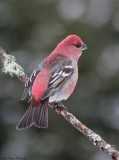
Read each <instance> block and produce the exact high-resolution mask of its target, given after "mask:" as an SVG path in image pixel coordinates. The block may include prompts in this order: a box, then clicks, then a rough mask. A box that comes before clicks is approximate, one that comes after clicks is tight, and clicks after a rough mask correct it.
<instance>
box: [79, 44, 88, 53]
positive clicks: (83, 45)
mask: <svg viewBox="0 0 119 160" xmlns="http://www.w3.org/2000/svg"><path fill="white" fill-rule="evenodd" d="M80 49H81V50H82V51H83V50H85V49H87V46H86V44H85V43H83V44H82V45H81V47H80Z"/></svg>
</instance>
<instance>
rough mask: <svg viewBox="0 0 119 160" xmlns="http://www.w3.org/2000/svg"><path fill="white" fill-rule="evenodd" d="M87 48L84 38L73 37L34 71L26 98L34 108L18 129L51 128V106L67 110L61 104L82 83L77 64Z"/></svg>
mask: <svg viewBox="0 0 119 160" xmlns="http://www.w3.org/2000/svg"><path fill="white" fill-rule="evenodd" d="M86 48H87V47H86V45H85V44H84V43H83V41H82V40H81V38H80V37H78V36H76V35H70V36H68V37H66V38H65V39H64V40H63V41H61V42H60V43H59V44H58V45H57V47H56V48H55V50H54V51H53V52H52V53H51V54H50V55H49V56H48V57H47V58H46V59H45V60H44V61H43V62H42V63H41V64H40V65H39V66H38V67H37V68H36V69H35V70H34V71H33V73H32V75H31V76H30V78H29V81H28V82H27V83H26V84H25V91H24V94H23V96H22V99H24V98H25V97H26V96H27V94H28V95H29V101H30V106H29V108H28V109H27V111H26V112H25V114H24V116H23V117H22V119H21V120H20V122H19V124H18V125H17V129H24V128H28V127H30V126H32V125H35V126H36V127H39V128H46V127H47V126H48V106H49V105H52V106H56V105H60V106H63V104H61V101H62V100H66V99H67V98H68V97H69V96H70V95H71V94H72V92H73V91H74V88H75V86H76V83H77V80H78V65H77V62H78V59H79V57H80V56H81V53H82V50H84V49H86Z"/></svg>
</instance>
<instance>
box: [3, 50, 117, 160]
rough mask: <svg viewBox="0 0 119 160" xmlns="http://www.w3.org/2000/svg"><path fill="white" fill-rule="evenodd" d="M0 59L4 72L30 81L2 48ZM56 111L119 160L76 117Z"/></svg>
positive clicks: (96, 135)
mask: <svg viewBox="0 0 119 160" xmlns="http://www.w3.org/2000/svg"><path fill="white" fill-rule="evenodd" d="M0 59H1V60H2V62H3V69H2V71H3V72H5V73H9V74H10V75H11V76H12V77H13V75H16V76H17V77H18V78H19V79H20V80H21V81H22V82H23V83H26V82H27V81H28V79H29V78H28V76H27V75H26V74H25V73H24V69H23V68H22V67H21V66H20V65H19V64H17V63H16V60H15V57H14V56H11V55H8V54H7V53H6V52H5V50H3V49H2V48H0ZM55 111H56V112H58V113H59V114H60V115H61V116H62V117H64V119H66V120H67V121H68V122H69V123H70V124H71V125H72V126H73V127H75V128H76V129H77V130H79V131H80V132H81V133H83V134H84V135H85V136H86V137H88V139H89V140H90V141H91V142H92V143H93V144H94V145H97V146H98V147H99V148H100V150H103V151H105V152H107V153H108V154H109V155H110V156H111V157H112V160H119V151H117V150H116V149H115V148H114V147H113V146H111V145H110V144H108V143H106V142H105V141H104V140H103V139H102V138H101V137H100V136H99V135H98V134H96V133H95V132H93V131H92V130H90V129H89V128H88V127H86V126H85V125H84V124H83V123H81V122H80V121H79V120H78V119H77V118H76V117H74V116H73V115H72V114H71V113H69V112H68V110H65V109H63V110H55Z"/></svg>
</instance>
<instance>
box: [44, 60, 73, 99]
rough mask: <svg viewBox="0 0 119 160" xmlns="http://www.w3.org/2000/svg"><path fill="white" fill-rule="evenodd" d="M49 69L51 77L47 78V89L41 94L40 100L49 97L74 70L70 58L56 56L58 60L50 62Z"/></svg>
mask: <svg viewBox="0 0 119 160" xmlns="http://www.w3.org/2000/svg"><path fill="white" fill-rule="evenodd" d="M55 62H56V63H55ZM51 71H52V72H51V78H50V80H49V84H48V86H47V89H46V91H45V93H44V95H43V96H42V100H44V99H46V98H48V97H50V96H51V95H53V94H54V93H55V92H56V91H57V90H59V89H60V88H61V87H63V85H64V83H65V82H66V80H67V79H68V78H69V77H70V76H71V75H72V73H73V72H74V69H73V66H72V62H71V60H70V59H68V58H64V57H58V60H56V59H55V60H54V62H52V66H51Z"/></svg>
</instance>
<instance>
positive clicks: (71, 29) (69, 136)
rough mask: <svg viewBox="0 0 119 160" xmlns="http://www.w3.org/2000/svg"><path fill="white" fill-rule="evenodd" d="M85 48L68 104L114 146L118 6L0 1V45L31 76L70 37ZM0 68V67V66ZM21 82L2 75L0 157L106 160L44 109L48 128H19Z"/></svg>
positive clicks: (118, 106) (118, 140)
mask: <svg viewBox="0 0 119 160" xmlns="http://www.w3.org/2000/svg"><path fill="white" fill-rule="evenodd" d="M69 34H77V35H79V36H80V37H81V38H82V39H83V41H84V42H85V43H86V44H87V46H88V50H86V51H84V54H83V55H82V57H81V58H80V60H79V81H78V84H77V87H76V89H75V92H74V93H73V95H72V96H71V97H70V98H69V99H68V101H66V102H64V104H65V105H66V107H67V108H68V109H69V111H70V112H71V113H73V114H74V115H75V116H76V117H77V118H78V119H80V120H81V121H82V122H83V123H84V124H86V125H87V126H88V127H89V128H90V129H92V130H94V131H95V132H96V133H98V134H100V135H101V136H102V137H103V138H104V139H105V140H106V141H107V142H108V143H110V144H112V145H114V146H115V147H116V148H118V147H119V1H118V0H115V1H112V0H60V1H58V0H54V1H53V0H0V46H1V47H3V48H5V49H6V50H8V51H9V53H10V54H12V55H14V56H15V57H16V59H17V62H18V63H19V64H20V65H21V66H23V67H24V69H25V72H26V74H28V75H30V74H31V72H32V71H33V70H34V69H35V67H36V66H37V65H38V64H39V63H40V62H41V61H42V60H43V59H44V58H45V57H46V56H47V55H48V54H49V53H50V52H51V51H52V50H53V49H54V48H55V46H56V45H57V44H58V43H59V42H60V41H61V40H62V39H63V38H65V37H66V36H67V35H69ZM0 68H1V70H2V63H1V62H0ZM23 89H24V85H23V84H22V83H21V82H20V81H19V80H18V79H17V78H16V77H14V78H12V77H10V76H9V75H6V74H4V73H3V72H2V71H0V159H2V160H3V159H4V160H9V159H10V158H12V159H15V160H33V159H35V160H51V159H52V160H56V159H57V160H61V159H62V160H87V159H88V160H102V159H105V160H109V159H110V157H109V156H108V155H107V154H106V153H103V152H101V151H99V149H98V148H97V147H96V146H93V145H92V143H91V142H89V140H88V139H87V138H86V137H84V135H82V134H81V133H79V132H78V131H77V130H76V129H74V128H73V127H72V126H71V125H70V124H69V123H68V122H66V121H65V120H64V119H63V118H61V117H60V116H59V115H58V114H56V113H55V112H54V111H53V110H51V109H49V127H48V129H38V128H35V127H32V128H30V129H27V130H23V131H17V130H16V129H15V127H16V124H17V123H18V121H19V120H20V119H21V117H22V115H23V114H24V112H25V110H26V108H27V107H28V103H27V100H25V101H20V98H21V96H22V93H23Z"/></svg>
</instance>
